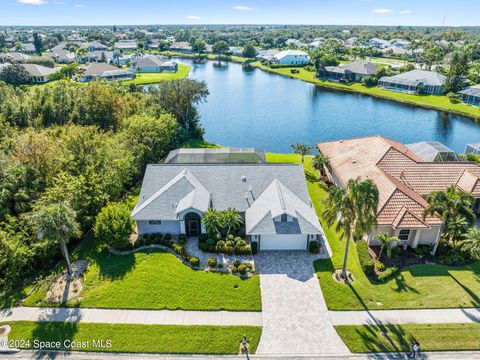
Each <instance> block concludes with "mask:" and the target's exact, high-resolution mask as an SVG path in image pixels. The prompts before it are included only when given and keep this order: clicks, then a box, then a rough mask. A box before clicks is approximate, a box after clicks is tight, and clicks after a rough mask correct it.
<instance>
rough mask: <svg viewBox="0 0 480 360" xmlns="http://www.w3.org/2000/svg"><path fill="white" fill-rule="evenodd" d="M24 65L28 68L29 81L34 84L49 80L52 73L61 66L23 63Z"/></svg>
mask: <svg viewBox="0 0 480 360" xmlns="http://www.w3.org/2000/svg"><path fill="white" fill-rule="evenodd" d="M22 66H23V67H24V68H25V70H27V72H28V75H29V81H30V82H31V83H32V84H42V83H46V82H48V81H49V77H50V76H51V75H52V74H55V73H56V72H57V71H58V70H60V68H57V67H54V68H49V67H46V66H42V65H37V64H22Z"/></svg>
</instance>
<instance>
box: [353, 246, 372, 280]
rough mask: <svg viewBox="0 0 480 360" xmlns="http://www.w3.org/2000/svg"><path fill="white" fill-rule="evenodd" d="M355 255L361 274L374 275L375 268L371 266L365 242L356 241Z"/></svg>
mask: <svg viewBox="0 0 480 360" xmlns="http://www.w3.org/2000/svg"><path fill="white" fill-rule="evenodd" d="M357 254H358V260H359V261H360V266H361V267H362V270H363V272H364V273H365V274H366V275H374V274H375V267H374V265H373V261H372V257H371V256H370V254H369V252H368V244H367V242H366V241H365V240H358V241H357Z"/></svg>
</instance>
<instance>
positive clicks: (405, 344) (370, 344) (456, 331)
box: [335, 324, 480, 353]
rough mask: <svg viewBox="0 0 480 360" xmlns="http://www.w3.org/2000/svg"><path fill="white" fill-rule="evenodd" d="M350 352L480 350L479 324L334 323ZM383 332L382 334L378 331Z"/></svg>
mask: <svg viewBox="0 0 480 360" xmlns="http://www.w3.org/2000/svg"><path fill="white" fill-rule="evenodd" d="M335 329H336V330H337V332H338V334H339V335H340V337H341V338H342V340H343V342H344V343H345V345H347V347H348V349H349V350H350V351H351V352H353V353H369V352H406V351H410V350H411V347H412V345H413V343H414V342H418V343H419V344H420V351H458V350H480V337H479V336H478V334H479V332H480V324H432V325H428V324H426V325H424V324H422V325H386V326H375V325H368V326H336V327H335ZM382 332H383V334H382Z"/></svg>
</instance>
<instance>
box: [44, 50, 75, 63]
mask: <svg viewBox="0 0 480 360" xmlns="http://www.w3.org/2000/svg"><path fill="white" fill-rule="evenodd" d="M49 55H50V56H51V57H52V58H53V59H54V60H55V62H56V63H59V64H70V63H73V62H74V61H75V54H74V53H71V52H70V51H68V50H65V49H63V50H52V51H51V52H50V54H49Z"/></svg>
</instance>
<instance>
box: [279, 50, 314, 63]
mask: <svg viewBox="0 0 480 360" xmlns="http://www.w3.org/2000/svg"><path fill="white" fill-rule="evenodd" d="M270 62H271V63H272V64H278V65H307V64H308V63H309V62H310V56H309V55H308V54H307V53H306V52H304V51H301V50H283V51H280V52H279V53H278V54H276V55H275V56H273V57H272V58H271V60H270Z"/></svg>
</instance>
